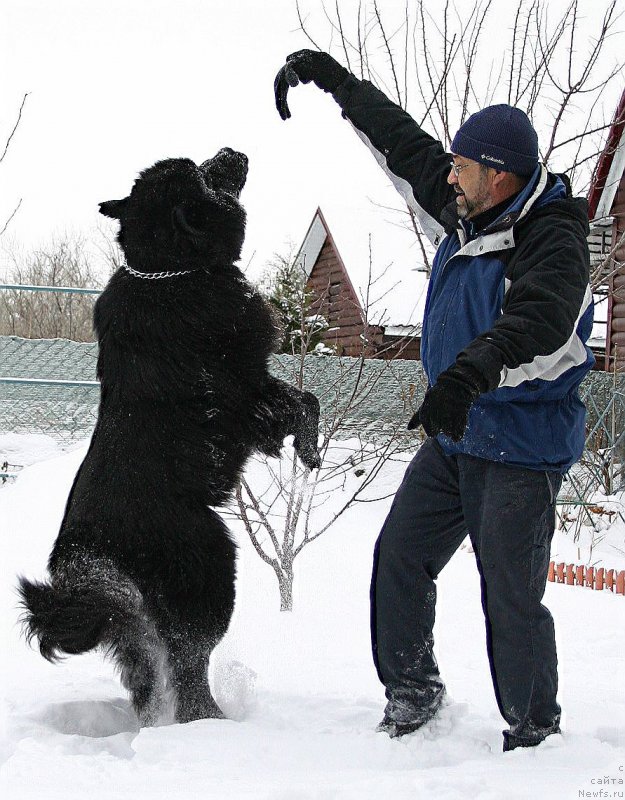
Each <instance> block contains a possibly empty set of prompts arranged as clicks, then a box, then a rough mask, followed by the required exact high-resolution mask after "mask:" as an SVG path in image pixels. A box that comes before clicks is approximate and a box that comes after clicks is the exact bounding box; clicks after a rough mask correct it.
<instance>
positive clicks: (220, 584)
mask: <svg viewBox="0 0 625 800" xmlns="http://www.w3.org/2000/svg"><path fill="white" fill-rule="evenodd" d="M246 175H247V158H246V157H245V156H244V155H243V154H242V153H237V152H235V151H233V150H230V149H228V148H225V149H223V150H220V151H219V152H218V153H217V155H216V156H215V157H214V158H212V159H210V160H208V161H205V162H204V163H203V164H202V165H201V166H199V167H198V166H197V165H196V164H195V163H194V162H193V161H191V160H189V159H186V158H178V159H169V160H166V161H160V162H158V163H157V164H155V165H154V166H152V167H150V168H149V169H147V170H145V171H144V172H143V173H141V175H140V176H139V178H138V179H137V180H136V182H135V184H134V186H133V189H132V191H131V193H130V195H129V197H126V198H125V199H123V200H115V201H110V202H106V203H102V204H101V206H100V210H101V212H102V213H103V214H105V215H106V216H108V217H112V218H114V219H117V220H119V223H120V230H119V235H118V240H119V242H120V244H121V247H122V249H123V251H124V254H125V257H126V260H127V264H126V265H125V266H124V267H122V268H120V269H119V270H118V271H117V272H116V273H115V274H114V275H113V277H112V278H111V280H110V282H109V284H108V286H107V287H106V289H105V290H104V292H103V293H102V295H101V296H100V297H99V299H98V301H97V304H96V307H95V316H94V322H95V329H96V332H97V335H98V342H99V357H98V377H99V379H100V381H101V398H100V409H99V415H98V421H97V425H96V428H95V432H94V434H93V438H92V441H91V446H90V448H89V451H88V453H87V456H86V457H85V460H84V461H83V463H82V465H81V467H80V469H79V471H78V474H77V476H76V479H75V481H74V485H73V487H72V490H71V493H70V496H69V499H68V502H67V507H66V510H65V517H64V519H63V523H62V525H61V530H60V533H59V535H58V538H57V540H56V543H55V545H54V548H53V550H52V554H51V555H50V560H49V564H48V568H49V573H50V578H49V580H48V581H46V582H43V583H40V582H31V581H29V580H26V579H24V578H22V579H21V580H20V593H21V597H22V600H23V605H24V607H25V615H24V622H25V626H26V631H27V634H28V637H29V639H32V638H37V639H38V640H39V648H40V650H41V654H42V655H43V656H44V657H45V658H47V659H49V660H50V661H53V660H56V659H57V658H59V657H60V656H62V655H63V654H75V653H84V652H87V651H88V650H92V649H93V648H96V647H102V648H104V649H105V650H106V651H108V653H109V654H110V655H111V656H112V657H113V658H114V660H115V661H116V663H117V665H118V667H119V670H120V673H121V680H122V683H123V684H124V686H125V687H126V688H127V689H128V690H129V692H130V694H131V697H132V703H133V705H134V708H135V710H136V712H137V714H138V716H139V720H140V722H141V724H142V725H150V724H153V723H154V722H155V721H156V720H157V718H158V717H159V715H160V714H161V712H162V711H163V710H164V700H165V696H166V692H171V693H173V696H174V698H175V714H176V720H177V721H179V722H187V721H189V720H193V719H200V718H205V717H220V716H221V712H220V710H219V708H218V706H217V704H216V703H215V700H214V699H213V697H212V695H211V692H210V688H209V685H208V661H209V657H210V654H211V651H212V649H213V648H214V647H215V645H216V644H217V643H218V642H219V641H220V639H221V638H222V637H223V635H224V633H225V632H226V629H227V627H228V624H229V621H230V617H231V614H232V609H233V606H234V581H235V545H234V543H233V542H232V540H231V538H230V535H229V533H228V530H227V528H226V526H225V524H224V522H223V521H222V519H221V518H220V516H219V515H218V514H217V512H216V511H215V510H214V508H213V507H214V506H220V505H222V504H223V503H224V501H226V500H227V499H228V498H229V496H230V495H231V493H232V491H233V489H234V487H235V486H236V484H237V480H238V478H239V475H240V473H241V470H242V469H243V466H244V464H245V462H246V460H247V458H248V457H249V456H250V454H251V453H253V452H254V451H259V452H261V453H265V454H267V455H271V456H277V455H278V454H279V451H280V448H281V446H282V443H283V439H284V437H285V436H287V435H294V437H295V438H294V446H295V449H296V451H297V453H298V455H299V457H300V459H301V460H302V462H303V463H304V464H305V465H306V466H307V467H308V468H310V469H314V468H316V467H318V466H319V456H318V452H317V429H318V421H319V404H318V402H317V399H316V398H315V397H314V395H312V394H310V393H309V392H300V391H298V390H297V389H295V388H293V387H291V386H289V385H288V384H286V383H284V382H281V381H279V380H277V379H275V378H273V377H272V376H271V375H270V374H269V369H268V359H269V356H270V354H271V353H272V352H273V350H274V347H275V344H276V341H277V330H276V326H275V324H274V321H273V318H272V315H271V312H270V310H269V308H268V306H267V305H266V303H265V302H264V300H263V299H262V297H261V296H260V295H259V294H258V292H257V291H256V290H255V289H254V288H253V287H252V286H251V285H250V284H249V283H248V282H247V281H246V279H245V278H244V276H243V274H242V272H241V271H240V270H239V269H238V268H237V267H236V266H235V263H234V262H235V261H237V259H238V258H239V256H240V252H241V247H242V244H243V237H244V229H245V212H244V210H243V208H242V207H241V205H240V203H239V194H240V192H241V190H242V188H243V185H244V183H245V179H246Z"/></svg>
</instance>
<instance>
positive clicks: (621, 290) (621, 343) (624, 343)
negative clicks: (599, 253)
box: [605, 175, 625, 372]
mask: <svg viewBox="0 0 625 800" xmlns="http://www.w3.org/2000/svg"><path fill="white" fill-rule="evenodd" d="M610 213H611V214H612V216H613V217H614V218H615V219H614V226H613V229H612V241H613V242H614V243H615V245H618V246H617V247H616V251H615V253H614V258H615V261H616V262H617V263H620V264H625V243H622V242H621V239H623V234H624V233H625V175H624V176H622V177H621V182H620V184H619V188H618V191H617V193H616V197H615V198H614V203H613V205H612V209H611V212H610ZM618 243H620V244H618ZM610 293H611V296H612V302H611V304H610V310H609V316H608V347H607V350H608V353H609V358H606V366H605V368H606V370H609V371H610V372H611V371H612V370H613V369H614V363H615V359H616V368H617V369H618V370H624V369H625V266H621V267H620V269H618V270H617V271H616V274H614V275H612V276H611V277H610Z"/></svg>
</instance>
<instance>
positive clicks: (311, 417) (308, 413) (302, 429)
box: [293, 392, 321, 469]
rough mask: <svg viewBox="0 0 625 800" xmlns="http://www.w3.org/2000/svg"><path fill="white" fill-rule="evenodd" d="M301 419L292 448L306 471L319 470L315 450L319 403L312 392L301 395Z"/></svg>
mask: <svg viewBox="0 0 625 800" xmlns="http://www.w3.org/2000/svg"><path fill="white" fill-rule="evenodd" d="M301 414H302V419H301V422H300V425H299V432H298V433H297V435H296V436H295V438H294V440H293V447H294V448H295V452H296V453H297V455H298V456H299V458H300V461H301V462H302V464H304V466H305V467H308V469H319V467H320V466H321V456H320V455H319V451H318V450H317V436H318V434H319V401H318V400H317V398H316V397H315V395H314V394H312V392H304V393H303V394H302V411H301Z"/></svg>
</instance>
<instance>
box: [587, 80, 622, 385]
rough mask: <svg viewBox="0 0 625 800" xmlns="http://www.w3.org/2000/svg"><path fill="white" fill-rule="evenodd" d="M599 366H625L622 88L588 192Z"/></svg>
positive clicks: (595, 329)
mask: <svg viewBox="0 0 625 800" xmlns="http://www.w3.org/2000/svg"><path fill="white" fill-rule="evenodd" d="M588 205H589V211H588V215H589V217H590V236H589V237H588V243H589V247H590V256H591V271H592V272H593V273H594V275H595V276H596V277H597V279H598V280H599V285H598V286H597V288H596V290H595V327H594V330H593V337H592V339H591V345H592V348H593V351H594V353H595V357H596V359H597V364H596V367H597V369H603V370H608V371H612V370H613V369H614V368H615V367H616V369H617V370H623V369H624V368H625V90H624V91H623V94H622V95H621V99H620V102H619V104H618V107H617V109H616V114H615V115H614V120H613V122H612V125H611V127H610V131H609V134H608V137H607V140H606V144H605V147H604V149H603V152H602V153H601V155H600V157H599V161H598V163H597V167H596V169H595V173H594V175H593V179H592V184H591V188H590V192H589V194H588Z"/></svg>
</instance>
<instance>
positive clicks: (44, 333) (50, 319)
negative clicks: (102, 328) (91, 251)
mask: <svg viewBox="0 0 625 800" xmlns="http://www.w3.org/2000/svg"><path fill="white" fill-rule="evenodd" d="M10 258H11V261H12V267H11V268H10V272H9V280H10V281H11V282H12V283H14V284H16V285H25V286H49V287H63V288H68V287H71V288H74V289H85V288H91V289H93V288H98V287H99V286H100V279H99V276H98V274H97V273H96V271H95V270H94V269H93V267H92V266H91V261H90V258H89V255H88V253H87V247H86V243H85V240H84V239H83V238H82V237H79V236H75V237H70V236H64V237H62V238H57V239H56V240H53V241H52V242H51V243H50V244H49V245H48V246H44V247H42V248H40V249H38V250H35V251H33V252H31V253H28V254H26V255H22V254H20V253H19V252H16V251H13V252H12V253H10ZM94 300H95V295H93V294H82V293H80V292H64V291H63V292H62V291H57V292H48V291H46V292H42V291H36V290H27V289H15V290H4V291H2V292H1V293H0V335H13V336H23V337H25V338H29V339H52V338H64V339H73V340H74V341H78V342H90V341H93V339H94V335H93V322H92V317H93V303H94Z"/></svg>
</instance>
